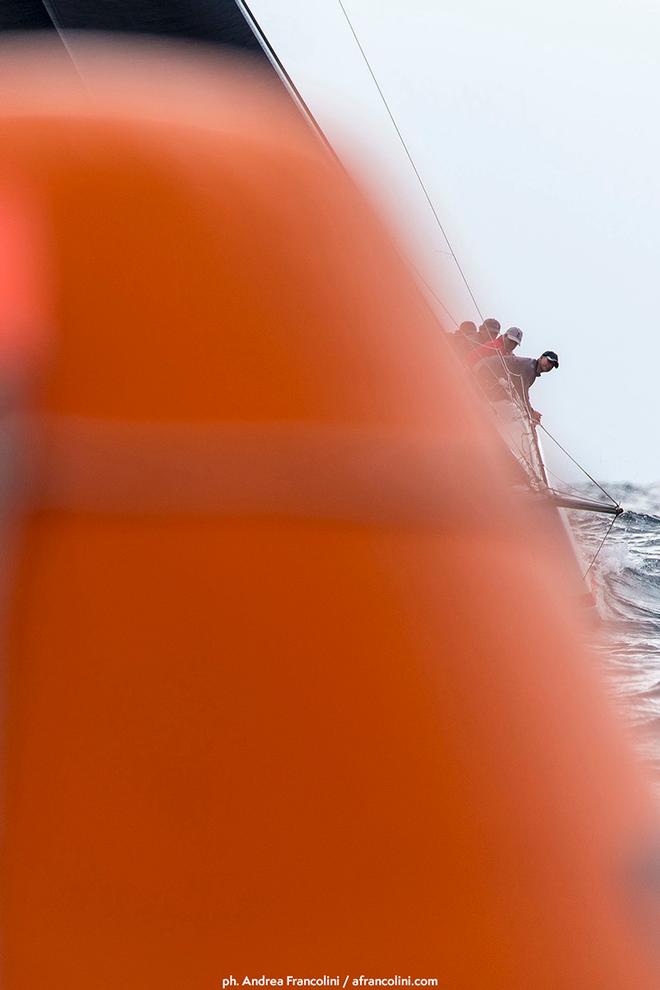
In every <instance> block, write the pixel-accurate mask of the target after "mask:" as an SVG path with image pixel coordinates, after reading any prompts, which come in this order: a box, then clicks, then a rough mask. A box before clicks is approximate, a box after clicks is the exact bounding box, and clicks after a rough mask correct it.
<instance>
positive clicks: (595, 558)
mask: <svg viewBox="0 0 660 990" xmlns="http://www.w3.org/2000/svg"><path fill="white" fill-rule="evenodd" d="M618 518H619V517H618V516H613V517H612V522H611V523H610V524H609V526H608V527H607V532H606V533H605V536H604V537H603V538H602V540H601V541H600V546H599V547H598V549H597V550H596V553H595V554H594V558H593V560H592V561H591V563H590V564H589V566H588V567H587V569H586V571H585V572H584V574H583V575H582V578H583V580H584V578H586V576H587V574H588V573H589V571H590V570H591V568H592V567H593V566H594V564H595V563H596V561H597V560H598V554H599V553H600V551H601V550H602V549H603V547H604V546H605V540H606V539H607V537H608V536H609V535H610V533H611V532H612V526H613V525H614V523H615V522H616V521H617V519H618Z"/></svg>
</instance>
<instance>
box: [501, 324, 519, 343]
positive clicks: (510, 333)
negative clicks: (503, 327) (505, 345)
mask: <svg viewBox="0 0 660 990" xmlns="http://www.w3.org/2000/svg"><path fill="white" fill-rule="evenodd" d="M504 336H505V337H508V338H509V340H515V342H516V344H519V343H520V342H521V341H522V330H521V329H520V327H509V329H508V330H507V331H506V333H505V334H504Z"/></svg>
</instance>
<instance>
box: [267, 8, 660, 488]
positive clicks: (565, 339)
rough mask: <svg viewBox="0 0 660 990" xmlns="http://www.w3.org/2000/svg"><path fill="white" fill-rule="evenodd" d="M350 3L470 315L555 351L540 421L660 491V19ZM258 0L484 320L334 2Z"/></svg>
mask: <svg viewBox="0 0 660 990" xmlns="http://www.w3.org/2000/svg"><path fill="white" fill-rule="evenodd" d="M344 2H345V6H346V10H347V12H348V14H349V16H350V18H351V20H352V23H353V26H354V28H355V31H356V33H357V34H358V37H359V39H360V42H361V43H362V45H363V47H364V49H365V51H366V53H367V55H368V57H369V60H370V62H371V65H372V67H373V69H374V72H375V74H376V76H377V78H378V81H379V83H380V85H381V87H382V89H383V91H384V92H385V95H386V97H387V99H388V102H389V104H390V107H391V110H392V113H393V114H394V116H395V118H396V120H397V124H398V125H399V127H400V129H401V131H402V133H403V135H404V137H405V139H406V141H407V143H408V146H409V148H410V151H411V153H412V155H413V158H414V160H415V164H416V166H417V168H418V169H419V171H420V173H421V175H422V178H423V180H424V182H425V184H426V185H427V188H428V189H429V192H430V195H431V198H432V201H433V203H434V206H435V207H436V209H437V211H438V214H439V216H440V219H441V221H442V224H443V226H444V228H445V230H446V232H447V235H448V237H449V239H450V241H451V244H452V247H453V249H454V251H455V252H456V255H457V256H458V259H459V261H460V263H461V266H462V267H463V268H464V270H465V272H466V275H467V278H468V280H469V283H470V286H471V288H472V290H473V292H474V295H475V296H476V299H477V302H478V303H479V308H480V309H481V312H482V313H483V315H484V316H496V317H497V318H498V319H499V320H500V321H501V322H502V324H503V326H504V327H506V326H511V325H516V326H520V327H521V328H522V329H523V331H524V334H525V337H524V340H523V343H522V345H521V347H520V349H519V352H518V353H521V354H527V355H532V356H538V354H540V353H541V352H542V351H543V350H545V349H547V348H552V349H553V350H556V351H557V352H558V354H559V357H560V369H559V371H558V372H552V374H551V375H547V376H543V378H542V379H540V380H539V381H538V382H537V383H536V384H535V386H534V390H533V393H532V396H533V401H534V404H535V406H536V407H537V408H538V409H540V410H541V412H542V413H543V423H544V425H545V426H546V427H547V428H548V429H549V430H550V431H551V432H552V433H553V434H554V435H555V436H557V437H558V438H559V439H560V440H561V442H562V443H563V444H564V445H565V446H566V447H567V448H568V449H569V450H570V451H571V453H572V454H573V455H574V456H575V457H577V459H578V460H580V461H581V462H583V463H584V464H585V466H586V467H587V468H588V470H589V471H590V472H591V473H592V474H594V475H595V476H596V477H599V478H601V479H605V480H609V481H612V482H626V481H632V482H635V483H652V482H660V463H659V459H658V455H657V452H656V450H655V449H654V448H655V444H654V440H655V437H654V430H655V425H656V421H657V418H658V406H659V404H660V397H659V395H658V390H656V389H655V388H654V387H653V383H652V382H650V383H649V386H648V387H646V378H647V367H648V366H650V367H651V368H652V367H653V366H654V365H655V364H656V363H657V362H658V361H659V360H660V340H659V335H658V334H656V333H654V332H653V327H652V321H653V320H654V319H655V318H656V311H657V309H658V301H657V300H656V298H655V295H654V293H653V289H654V287H655V285H654V279H655V278H657V272H656V262H657V255H658V248H657V237H658V231H659V230H660V197H659V195H658V190H657V180H656V177H655V165H656V162H657V160H658V157H659V156H658V151H659V143H660V142H659V141H658V137H657V136H656V133H655V130H654V128H653V113H652V111H653V109H654V100H653V96H654V93H656V92H660V55H659V54H658V53H659V52H660V11H659V10H656V9H654V8H653V7H652V6H651V5H650V4H648V3H644V2H640V0H636V2H632V3H629V4H627V5H626V7H625V8H624V6H623V5H622V4H620V3H618V2H614V0H606V2H603V3H599V4H598V5H596V4H595V3H594V2H583V3H580V4H578V5H576V4H575V3H573V4H570V3H569V2H568V0H557V2H556V3H555V4H554V6H553V7H552V8H541V7H538V6H537V5H531V6H528V5H525V4H523V3H521V2H519V0H501V2H500V3H499V4H498V7H497V10H494V9H493V7H492V4H490V3H488V2H487V0H442V3H441V4H436V3H432V2H423V0H409V3H408V4H407V5H406V6H405V8H403V7H402V6H401V5H400V4H398V3H394V2H393V0H344ZM252 7H253V10H254V13H255V15H256V16H257V17H258V19H259V21H260V22H261V25H262V27H263V28H264V30H265V32H266V34H267V35H268V37H269V40H270V41H271V43H272V44H273V46H274V47H275V49H276V51H277V52H278V54H279V56H280V57H281V59H282V61H283V63H284V64H285V66H286V68H287V70H288V71H289V72H290V74H291V76H292V77H293V79H294V80H295V82H296V84H297V86H298V87H299V88H300V90H301V92H302V94H303V96H304V98H305V100H306V101H307V102H308V103H309V105H310V107H311V109H312V111H313V112H314V113H315V115H316V116H317V118H318V119H319V122H320V123H321V125H322V127H323V128H324V130H325V131H326V133H327V134H328V137H329V138H330V140H331V142H332V144H333V145H334V147H335V148H336V150H337V151H338V153H339V154H340V156H341V157H342V158H343V159H344V161H346V163H347V164H348V165H349V167H350V168H352V169H353V170H354V171H356V172H357V173H358V175H359V176H361V178H362V181H363V183H365V184H366V185H367V187H368V189H369V192H370V194H371V195H372V196H375V197H376V198H377V199H378V200H379V201H380V203H381V207H382V208H383V209H384V211H385V212H386V214H388V215H389V217H390V220H391V222H392V223H393V224H394V225H395V226H396V227H397V228H398V229H399V231H400V233H401V236H402V237H403V239H404V240H405V241H406V243H407V244H408V246H409V249H410V252H411V253H412V254H414V255H415V258H416V263H417V264H418V266H419V268H420V269H421V270H422V272H423V274H424V277H425V278H426V279H427V280H428V282H429V283H430V284H432V285H433V286H434V288H436V290H437V291H438V293H439V294H440V295H441V296H442V298H443V301H444V302H445V305H446V306H447V308H448V309H449V310H450V312H451V313H452V315H453V316H454V317H455V318H456V320H458V321H460V320H463V319H475V320H477V322H478V319H477V317H478V314H477V313H476V311H475V308H474V305H473V304H472V302H471V300H470V297H469V294H468V292H467V290H466V289H465V286H464V285H463V283H462V281H461V277H460V274H459V272H458V270H457V268H456V265H455V263H454V261H453V259H452V258H451V256H450V255H449V254H448V248H447V244H446V242H445V241H444V239H443V237H442V234H441V232H440V231H439V229H438V228H437V226H436V224H435V220H434V218H433V215H432V213H431V210H430V208H429V206H428V204H427V203H426V201H425V199H424V196H423V193H422V191H421V189H420V187H419V185H418V184H417V180H416V178H415V175H414V172H413V171H412V168H411V166H410V164H409V162H408V161H407V159H406V157H405V153H404V152H403V150H402V148H401V145H400V143H399V141H398V138H397V136H396V132H395V131H394V129H393V127H392V124H391V121H390V120H389V118H388V116H387V113H386V110H385V109H384V107H383V105H382V102H381V100H380V97H379V95H378V92H377V90H376V88H375V86H374V83H373V81H372V80H371V77H370V76H369V73H368V70H367V68H366V66H365V64H364V61H363V59H362V56H361V54H360V51H359V49H358V47H357V45H356V43H355V40H354V39H353V37H352V35H351V32H350V29H349V27H348V24H347V23H346V20H345V19H344V15H343V13H342V11H341V7H340V6H339V4H338V3H337V0H314V2H312V3H309V2H303V0H278V3H277V4H275V3H273V0H255V2H253V4H252ZM439 315H441V311H439ZM445 322H446V323H447V324H448V329H451V325H450V324H449V320H448V319H445Z"/></svg>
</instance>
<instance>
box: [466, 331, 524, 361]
mask: <svg viewBox="0 0 660 990" xmlns="http://www.w3.org/2000/svg"><path fill="white" fill-rule="evenodd" d="M522 337H523V332H522V330H521V329H520V327H509V329H508V330H507V331H506V333H503V334H501V336H499V337H496V338H495V340H489V341H488V343H487V344H479V346H478V347H475V348H474V350H472V351H470V352H469V353H468V354H467V356H466V358H465V360H466V363H467V364H468V365H469V366H473V365H475V364H477V362H478V361H482V360H483V359H484V358H488V357H493V354H501V355H502V356H506V355H508V354H513V352H514V350H515V349H516V347H518V346H519V344H520V342H521V340H522Z"/></svg>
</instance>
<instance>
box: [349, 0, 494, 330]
mask: <svg viewBox="0 0 660 990" xmlns="http://www.w3.org/2000/svg"><path fill="white" fill-rule="evenodd" d="M337 3H338V4H339V6H340V8H341V11H342V13H343V15H344V17H345V19H346V23H347V24H348V26H349V28H350V30H351V34H352V35H353V37H354V39H355V43H356V45H357V46H358V48H359V49H360V53H361V55H362V58H363V59H364V62H365V65H366V66H367V69H368V70H369V75H370V76H371V78H372V79H373V82H374V85H375V87H376V89H377V90H378V93H379V95H380V98H381V100H382V101H383V105H384V106H385V109H386V110H387V114H388V116H389V118H390V120H391V121H392V126H393V127H394V130H395V131H396V133H397V135H398V137H399V141H400V142H401V145H402V147H403V150H404V151H405V153H406V156H407V158H408V161H409V162H410V164H411V166H412V169H413V172H414V173H415V175H416V176H417V181H418V182H419V184H420V186H421V189H422V192H423V193H424V196H425V197H426V202H427V203H428V204H429V206H430V208H431V212H432V213H433V216H434V217H435V221H436V223H437V225H438V227H439V228H440V231H441V233H442V236H443V237H444V239H445V241H446V242H447V247H448V248H449V251H450V253H451V256H452V258H453V259H454V262H455V264H456V267H457V268H458V270H459V272H460V275H461V278H462V279H463V282H464V284H465V288H466V289H467V290H468V292H469V294H470V298H471V299H472V302H473V303H474V305H475V308H476V310H477V313H478V314H479V318H480V320H481V321H482V322H483V319H484V317H483V313H482V312H481V309H480V308H479V303H478V302H477V300H476V299H475V296H474V293H473V291H472V289H471V288H470V283H469V282H468V280H467V277H466V275H465V272H464V271H463V269H462V268H461V263H460V261H459V260H458V258H457V257H456V252H455V251H454V249H453V247H452V244H451V241H450V240H449V237H448V236H447V233H446V231H445V228H444V227H443V226H442V221H441V220H440V217H439V216H438V211H437V210H436V208H435V206H434V205H433V200H432V199H431V196H430V194H429V191H428V189H427V188H426V185H425V184H424V180H423V179H422V177H421V175H420V173H419V171H418V169H417V166H416V165H415V162H414V160H413V157H412V155H411V154H410V151H409V150H408V145H407V144H406V142H405V139H404V137H403V134H402V133H401V131H400V130H399V125H398V124H397V122H396V119H395V117H394V114H393V113H392V111H391V110H390V106H389V103H388V102H387V99H386V97H385V94H384V93H383V90H382V89H381V87H380V83H379V82H378V79H377V78H376V74H375V73H374V70H373V69H372V68H371V63H370V62H369V59H368V58H367V53H366V52H365V50H364V48H363V47H362V44H361V43H360V39H359V38H358V36H357V33H356V31H355V28H354V27H353V23H352V21H351V19H350V17H349V16H348V14H347V12H346V8H345V6H344V4H343V0H337Z"/></svg>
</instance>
